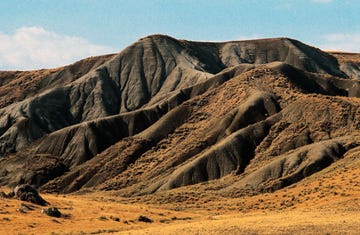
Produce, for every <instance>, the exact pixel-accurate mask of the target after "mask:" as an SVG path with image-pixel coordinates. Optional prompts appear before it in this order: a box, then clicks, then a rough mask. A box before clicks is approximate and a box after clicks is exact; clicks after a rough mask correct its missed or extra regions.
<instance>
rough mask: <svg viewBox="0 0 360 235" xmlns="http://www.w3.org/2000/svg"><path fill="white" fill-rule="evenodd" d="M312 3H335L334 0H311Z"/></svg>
mask: <svg viewBox="0 0 360 235" xmlns="http://www.w3.org/2000/svg"><path fill="white" fill-rule="evenodd" d="M311 1H312V2H315V3H331V2H333V0H311Z"/></svg>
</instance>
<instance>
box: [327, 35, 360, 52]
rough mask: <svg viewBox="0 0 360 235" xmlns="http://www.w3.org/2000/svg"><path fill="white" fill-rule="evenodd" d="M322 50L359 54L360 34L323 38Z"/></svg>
mask: <svg viewBox="0 0 360 235" xmlns="http://www.w3.org/2000/svg"><path fill="white" fill-rule="evenodd" d="M323 40H324V42H323V43H322V44H321V45H320V48H322V49H323V50H333V51H334V50H336V51H346V52H360V33H336V34H327V35H325V36H323Z"/></svg>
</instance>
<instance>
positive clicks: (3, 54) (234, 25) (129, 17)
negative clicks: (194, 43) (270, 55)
mask: <svg viewBox="0 0 360 235" xmlns="http://www.w3.org/2000/svg"><path fill="white" fill-rule="evenodd" d="M0 9H2V13H1V14H0V69H2V70H4V69H37V68H49V67H57V66H61V65H65V64H68V63H72V62H74V61H76V60H78V59H81V58H84V57H87V56H90V55H99V54H105V53H112V52H118V51H120V50H122V49H123V48H125V47H126V46H128V45H130V44H131V43H133V42H134V41H136V40H137V39H139V38H141V37H144V36H146V35H149V34H155V33H161V34H168V35H171V36H173V37H176V38H181V39H188V40H201V41H228V40H242V39H251V38H268V37H291V38H295V39H298V40H301V41H303V42H305V43H307V44H310V45H313V46H316V47H319V48H321V49H326V50H344V51H353V52H360V1H359V0H292V1H290V0H263V1H255V0H253V1H251V0H237V1H235V0H222V1H219V0H218V1H213V0H177V1H175V0H152V1H151V0H61V1H60V0H59V1H58V0H2V1H0Z"/></svg>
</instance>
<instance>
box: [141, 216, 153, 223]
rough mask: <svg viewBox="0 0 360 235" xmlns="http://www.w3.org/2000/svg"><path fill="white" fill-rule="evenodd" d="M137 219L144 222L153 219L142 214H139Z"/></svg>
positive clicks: (149, 221)
mask: <svg viewBox="0 0 360 235" xmlns="http://www.w3.org/2000/svg"><path fill="white" fill-rule="evenodd" d="M138 221H139V222H144V223H152V222H153V220H152V219H150V218H148V217H146V216H144V215H140V216H139V218H138Z"/></svg>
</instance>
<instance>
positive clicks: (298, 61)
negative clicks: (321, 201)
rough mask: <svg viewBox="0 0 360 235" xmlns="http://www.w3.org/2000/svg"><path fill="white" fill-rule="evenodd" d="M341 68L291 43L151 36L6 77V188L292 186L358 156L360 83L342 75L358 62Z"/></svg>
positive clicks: (2, 130) (230, 189) (126, 192)
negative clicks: (105, 52)
mask: <svg viewBox="0 0 360 235" xmlns="http://www.w3.org/2000/svg"><path fill="white" fill-rule="evenodd" d="M333 55H334V56H335V57H334V56H333ZM333 55H331V54H328V53H326V52H323V51H321V50H319V49H317V48H314V47H311V46H308V45H305V44H303V43H301V42H299V41H297V40H293V39H288V38H276V39H263V40H253V41H239V42H224V43H207V42H191V41H185V40H176V39H174V38H171V37H168V36H163V35H153V36H149V37H146V38H143V39H140V40H139V41H137V42H135V43H134V44H132V45H131V46H129V47H128V48H126V49H125V50H123V51H122V52H120V53H118V54H116V55H108V56H103V57H98V58H97V57H95V58H90V59H87V60H84V61H80V62H78V63H75V64H73V65H70V66H66V67H63V68H58V69H54V70H42V71H32V72H2V73H0V78H1V82H0V84H1V87H0V92H3V93H4V94H6V95H5V96H4V98H2V106H1V107H2V108H1V109H0V155H1V156H2V157H1V159H0V166H1V167H0V176H1V177H0V184H1V185H8V186H14V185H16V184H19V183H30V184H33V185H36V186H37V187H41V189H42V190H43V191H48V192H67V193H68V192H74V191H78V190H80V191H81V190H84V191H88V190H116V191H117V194H118V195H122V196H136V195H147V194H153V193H155V194H156V195H161V193H162V192H164V191H168V190H172V189H175V188H180V187H186V186H189V187H191V185H199V183H203V182H209V183H210V184H213V185H220V186H216V187H215V186H214V189H213V191H214V193H216V194H217V195H223V196H230V197H233V196H236V195H243V194H257V193H262V192H272V191H275V190H279V189H282V188H284V187H287V186H290V185H293V184H295V183H297V182H299V181H302V180H304V179H307V178H309V177H310V176H311V175H313V174H315V173H317V172H323V171H324V170H326V169H329V167H330V166H332V164H334V163H336V162H338V161H342V159H344V158H345V157H346V156H347V155H348V154H349V153H351V151H355V150H356V151H358V150H357V146H358V145H359V144H360V135H359V134H360V132H359V129H360V110H359V107H360V100H359V98H358V97H360V80H359V76H358V68H357V67H356V66H355V67H351V69H347V67H346V63H348V62H349V61H351V63H357V62H356V58H358V56H359V55H357V54H351V58H350V57H349V55H348V54H339V53H333ZM344 66H345V67H344ZM28 78H31V79H30V80H29V81H28ZM22 83H25V84H28V85H26V86H24V87H21V86H20V85H17V84H22ZM9 86H16V87H17V86H19V87H21V88H19V89H20V90H19V92H18V93H16V94H14V93H10V92H8V91H9V90H8V89H9V88H8V87H9ZM15 101H16V102H15ZM349 164H351V162H349ZM199 190H200V191H201V190H205V191H206V190H207V189H205V188H203V187H199Z"/></svg>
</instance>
